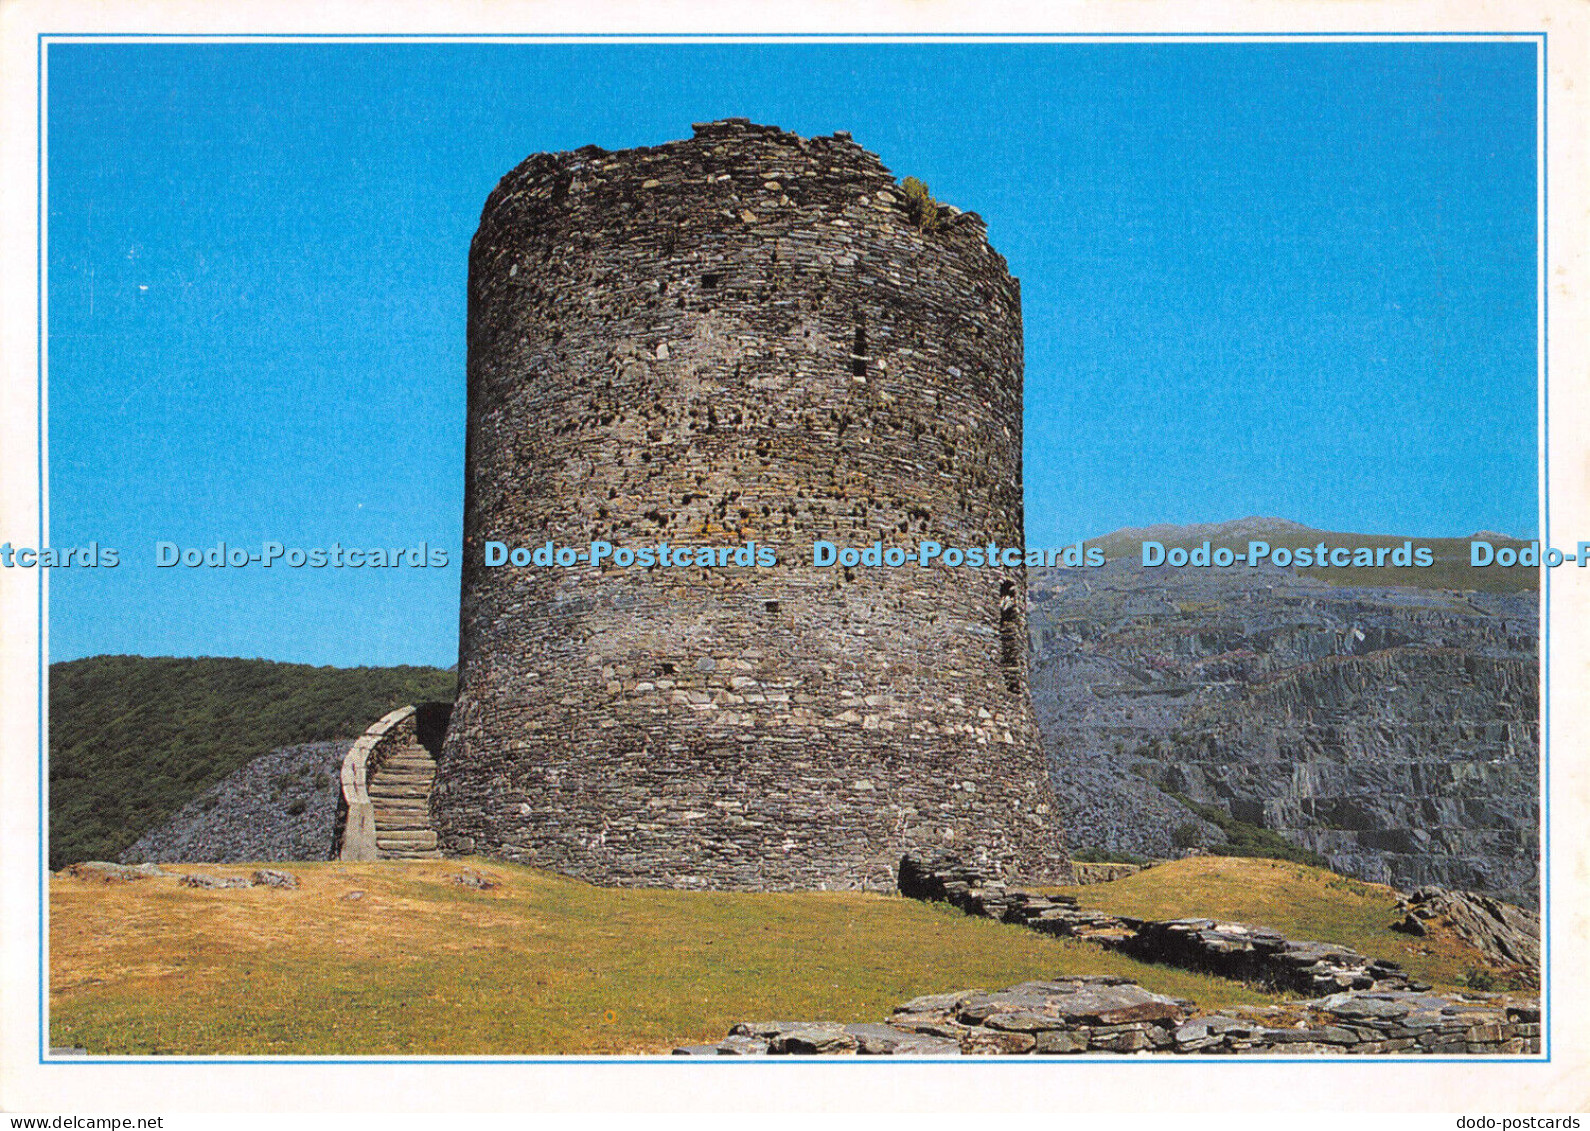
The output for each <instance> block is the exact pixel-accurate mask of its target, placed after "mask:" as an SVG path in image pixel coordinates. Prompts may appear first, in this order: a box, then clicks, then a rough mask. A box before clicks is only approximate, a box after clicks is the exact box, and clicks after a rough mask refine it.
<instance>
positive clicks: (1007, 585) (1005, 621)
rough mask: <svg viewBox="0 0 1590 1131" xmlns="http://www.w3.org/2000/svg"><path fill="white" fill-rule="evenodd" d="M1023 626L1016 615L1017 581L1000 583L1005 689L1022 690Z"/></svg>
mask: <svg viewBox="0 0 1590 1131" xmlns="http://www.w3.org/2000/svg"><path fill="white" fill-rule="evenodd" d="M1020 628H1021V625H1020V622H1019V620H1018V619H1017V617H1016V583H1015V582H1014V581H1002V582H1000V583H999V664H1000V667H1002V668H1003V669H1004V671H1005V690H1006V691H1009V692H1010V693H1011V694H1012V695H1014V694H1016V693H1017V692H1019V691H1020V690H1021V640H1020V638H1019V636H1018V633H1019V630H1020Z"/></svg>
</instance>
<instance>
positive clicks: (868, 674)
mask: <svg viewBox="0 0 1590 1131" xmlns="http://www.w3.org/2000/svg"><path fill="white" fill-rule="evenodd" d="M1021 381H1022V338H1021V313H1020V295H1019V290H1018V287H1017V284H1016V281H1015V280H1014V279H1012V278H1011V276H1010V274H1009V272H1008V271H1007V270H1006V266H1005V261H1004V259H1003V258H1002V257H1001V256H1000V255H999V254H998V253H996V252H995V251H994V250H993V249H991V248H990V247H989V246H988V243H987V241H986V237H985V229H984V225H983V223H982V221H981V220H980V219H979V218H978V217H977V216H976V215H975V214H972V213H960V212H957V211H955V210H953V209H942V210H939V211H934V210H933V208H932V207H931V206H929V208H928V209H927V213H926V222H924V213H923V211H922V210H921V209H920V208H918V209H917V210H915V211H913V209H912V208H911V207H910V205H909V203H908V201H907V199H906V197H905V195H904V194H903V193H902V191H901V189H900V187H899V186H898V185H897V184H896V182H895V180H894V177H893V176H892V175H891V174H890V172H889V171H888V170H887V169H886V168H884V166H883V165H882V164H881V163H880V161H879V160H878V158H877V157H876V156H874V155H873V154H871V153H868V152H867V151H865V150H863V149H862V148H860V147H859V146H857V145H856V144H855V143H854V142H852V141H851V140H850V138H849V135H848V134H843V133H841V134H836V135H835V136H833V137H822V138H812V139H809V140H808V139H803V138H800V137H796V136H795V135H793V134H789V133H785V132H783V131H782V130H779V129H775V128H771V127H765V126H756V125H752V124H750V123H749V122H747V121H744V120H741V119H730V120H728V121H722V122H714V123H711V124H709V125H699V126H697V127H695V136H694V137H693V138H691V139H690V140H686V141H677V142H672V143H669V144H666V145H661V146H657V147H655V148H651V149H633V150H625V151H622V152H617V153H609V152H605V151H603V150H601V149H597V148H594V147H588V148H585V149H580V150H576V151H574V152H572V153H558V154H538V155H536V156H533V157H531V158H529V159H528V160H526V161H525V162H524V163H523V164H521V165H520V166H519V167H518V168H516V169H514V170H513V171H512V172H511V173H509V174H508V175H507V176H506V177H505V178H503V180H502V182H501V183H500V184H499V185H498V186H497V188H496V190H495V191H494V192H493V193H492V194H491V196H490V198H489V199H488V200H487V202H486V207H485V211H484V214H483V215H482V217H481V222H480V229H479V231H478V232H477V233H476V235H475V239H474V243H473V245H472V247H471V250H470V262H469V432H468V436H469V439H468V455H467V469H466V501H465V511H464V566H463V602H462V611H461V617H460V629H461V638H460V644H459V691H458V700H457V703H456V706H455V709H454V712H453V716H452V721H451V724H450V726H449V728H448V732H447V737H446V744H445V749H444V751H443V756H442V758H441V761H440V764H439V767H438V770H437V784H436V787H435V790H434V793H433V795H432V800H431V808H432V817H433V820H434V822H435V824H436V827H437V829H438V832H439V834H440V836H441V843H442V846H443V848H444V849H445V850H447V851H450V852H478V853H485V854H489V855H495V856H499V857H504V858H508V859H513V860H520V861H524V862H529V863H535V864H538V865H542V866H545V867H549V868H554V869H556V870H558V871H562V872H565V873H569V874H572V875H576V876H580V877H584V878H586V879H590V880H594V881H598V882H603V883H615V884H628V885H656V886H673V887H716V888H737V889H787V888H818V887H830V888H835V887H843V888H854V887H879V888H883V887H890V886H892V883H893V870H894V867H895V865H896V864H897V863H898V861H899V859H900V855H901V853H902V851H903V850H905V849H907V848H926V847H934V848H948V849H952V850H955V851H958V852H959V853H961V854H962V855H964V856H965V857H967V858H969V859H980V860H981V861H982V862H983V863H985V864H986V865H990V866H993V867H995V868H997V869H1000V870H1003V871H1005V872H1006V873H1007V874H1012V875H1017V876H1020V877H1023V878H1028V879H1037V878H1044V877H1047V876H1054V875H1057V874H1059V873H1060V870H1061V869H1062V868H1063V866H1064V851H1063V848H1062V846H1061V844H1060V842H1059V840H1058V838H1057V837H1056V835H1055V834H1054V832H1053V831H1052V829H1051V827H1050V825H1049V822H1050V820H1051V819H1052V818H1051V815H1050V804H1049V798H1050V793H1049V785H1048V780H1047V775H1046V772H1045V767H1044V759H1043V755H1042V753H1041V749H1040V746H1039V743H1038V740H1037V735H1036V731H1035V728H1034V724H1033V717H1032V710H1031V706H1030V703H1029V701H1028V697H1027V670H1026V665H1027V649H1026V615H1025V600H1026V579H1025V573H1024V570H1023V569H1022V568H1021V567H1019V566H1018V567H1015V568H993V569H989V568H981V569H975V568H966V567H963V568H959V569H950V568H946V567H943V566H934V567H932V568H926V569H924V568H920V567H917V566H914V565H908V566H906V567H903V568H896V569H889V568H865V567H861V568H855V569H849V570H847V569H844V568H842V567H838V566H836V567H833V568H827V569H820V568H816V567H815V566H814V565H813V562H812V550H811V547H812V544H813V542H814V541H815V540H818V539H823V540H827V541H830V542H833V543H836V544H838V545H841V546H870V545H871V544H872V543H874V542H882V543H883V545H884V546H885V547H889V546H905V547H910V548H914V547H915V545H916V543H917V542H918V541H920V540H928V539H931V540H935V541H938V542H940V543H942V544H944V545H946V546H951V545H955V546H982V545H985V544H987V543H989V542H996V543H999V544H1001V545H1003V546H1018V547H1019V546H1021V545H1022V493H1021V424H1022V386H1021ZM598 539H600V540H605V541H607V542H610V543H612V544H613V545H614V546H626V547H643V546H655V545H656V544H658V543H659V542H667V543H669V544H670V545H672V546H691V547H701V546H713V547H740V546H742V545H745V544H746V543H749V542H752V541H754V542H756V543H757V544H758V545H759V546H767V547H773V548H775V549H776V551H777V554H778V564H777V565H776V566H772V567H767V568H762V567H754V566H752V567H741V566H736V565H734V564H732V563H731V564H728V565H726V566H724V567H721V568H694V567H691V568H661V567H655V568H651V569H646V568H642V567H641V566H638V565H637V566H632V567H630V568H623V569H621V568H614V567H613V566H612V563H611V562H607V561H604V562H602V563H601V565H600V566H598V567H591V566H589V565H587V564H583V563H582V564H580V565H578V566H573V567H567V568H562V567H538V566H533V565H532V566H525V567H515V566H512V565H505V566H500V567H496V568H488V567H486V566H485V565H484V559H483V552H484V546H485V543H486V542H488V541H496V542H502V543H506V544H507V545H509V546H523V547H532V548H533V547H538V546H542V545H544V544H545V543H546V542H548V541H552V542H555V543H557V544H559V545H566V546H571V547H588V546H589V544H590V543H591V542H592V541H593V540H598Z"/></svg>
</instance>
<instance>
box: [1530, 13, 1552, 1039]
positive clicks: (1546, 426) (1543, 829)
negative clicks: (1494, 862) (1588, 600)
mask: <svg viewBox="0 0 1590 1131" xmlns="http://www.w3.org/2000/svg"><path fill="white" fill-rule="evenodd" d="M1550 78H1551V69H1550V68H1549V67H1548V66H1547V43H1546V36H1545V34H1544V33H1542V34H1541V37H1540V140H1539V143H1538V144H1539V145H1540V155H1539V164H1538V166H1537V168H1539V169H1540V218H1539V219H1538V220H1537V221H1536V223H1538V224H1539V225H1540V253H1539V260H1538V262H1539V266H1538V267H1536V271H1537V272H1538V273H1539V278H1538V279H1537V280H1536V283H1535V286H1536V293H1537V295H1538V296H1539V298H1538V301H1539V302H1540V358H1539V364H1540V509H1541V519H1540V542H1541V545H1543V546H1550V545H1551V350H1550V349H1549V348H1548V347H1549V345H1550V342H1551V274H1550V266H1551V222H1550V221H1551V208H1550V203H1551V175H1550V170H1549V168H1548V162H1547V160H1546V156H1547V154H1548V153H1550V152H1551V147H1550V146H1549V145H1548V144H1547V142H1548V131H1549V130H1550V128H1551V116H1550V115H1549V114H1548V113H1547V112H1546V110H1547V105H1546V104H1547V100H1548V99H1549V98H1550V97H1551V82H1550ZM1541 572H1543V573H1544V574H1545V577H1544V579H1543V580H1542V582H1541V585H1542V588H1543V593H1542V595H1541V596H1542V599H1541V617H1542V619H1541V624H1540V679H1541V697H1540V777H1539V780H1540V808H1541V814H1540V866H1541V871H1542V872H1543V873H1544V874H1543V875H1542V876H1541V885H1540V923H1541V940H1542V942H1543V944H1544V954H1545V959H1546V961H1545V967H1546V968H1545V971H1544V972H1543V976H1542V979H1541V1005H1542V1007H1543V1008H1544V1013H1543V1014H1542V1022H1543V1023H1542V1025H1541V1029H1540V1031H1541V1036H1542V1037H1543V1038H1544V1039H1543V1040H1542V1042H1541V1051H1542V1052H1544V1053H1545V1054H1546V1060H1547V1061H1550V1060H1551V1027H1552V1019H1553V1017H1554V1016H1555V1015H1556V1010H1554V1009H1552V1008H1551V950H1552V947H1551V853H1550V852H1549V851H1548V848H1549V846H1550V845H1551V570H1550V568H1547V569H1545V570H1542V571H1541Z"/></svg>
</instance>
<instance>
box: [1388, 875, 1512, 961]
mask: <svg viewBox="0 0 1590 1131" xmlns="http://www.w3.org/2000/svg"><path fill="white" fill-rule="evenodd" d="M1399 910H1402V911H1405V912H1406V913H1407V914H1406V915H1404V916H1403V918H1402V919H1400V920H1399V921H1397V922H1396V923H1393V924H1392V925H1391V928H1392V930H1394V931H1402V932H1404V933H1406V934H1410V935H1418V936H1424V935H1427V934H1429V933H1430V929H1431V927H1445V928H1447V929H1449V930H1451V931H1452V932H1453V933H1455V934H1456V935H1457V936H1458V937H1459V938H1462V939H1463V940H1464V941H1465V942H1467V943H1469V944H1470V945H1471V946H1473V947H1475V949H1477V950H1478V951H1479V952H1480V953H1481V954H1483V955H1484V956H1485V958H1486V960H1487V961H1488V962H1489V963H1490V964H1491V965H1492V966H1495V967H1498V968H1500V969H1502V970H1503V971H1506V972H1508V973H1512V974H1515V975H1518V976H1520V977H1521V978H1523V979H1524V980H1525V982H1526V983H1527V984H1534V985H1538V984H1539V980H1540V918H1539V916H1537V915H1534V914H1532V913H1531V912H1529V911H1526V910H1524V909H1523V908H1521V907H1514V906H1513V905H1512V904H1510V903H1503V902H1502V901H1501V900H1499V899H1492V898H1491V897H1490V896H1488V895H1481V894H1480V893H1479V892H1473V891H1442V890H1441V889H1440V888H1421V889H1420V890H1418V891H1416V892H1414V893H1413V894H1412V895H1410V896H1408V897H1407V898H1406V899H1404V900H1402V901H1401V903H1400V904H1399Z"/></svg>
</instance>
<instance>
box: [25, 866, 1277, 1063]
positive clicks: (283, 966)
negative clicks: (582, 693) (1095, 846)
mask: <svg viewBox="0 0 1590 1131" xmlns="http://www.w3.org/2000/svg"><path fill="white" fill-rule="evenodd" d="M463 864H464V862H461V861H452V860H449V861H435V862H412V863H383V864H358V865H354V864H340V863H328V864H295V865H292V866H291V868H290V870H291V871H292V872H293V873H294V874H295V875H297V876H298V877H299V879H300V881H301V882H302V887H301V888H299V889H298V890H296V891H286V890H278V889H272V888H251V889H247V890H236V889H231V890H215V891H208V890H197V889H192V888H185V887H180V886H178V885H177V884H176V882H175V881H174V880H170V879H145V880H140V881H136V882H131V883H103V882H100V881H96V880H80V879H75V878H70V877H64V876H63V877H57V878H55V879H54V880H52V882H51V912H50V915H51V918H50V991H51V992H50V999H51V1013H50V1016H51V1043H52V1044H54V1045H57V1046H79V1047H83V1048H87V1049H88V1050H89V1052H90V1053H118V1054H151V1053H153V1054H197V1055H212V1054H213V1055H373V1054H447V1055H550V1054H591V1053H597V1054H607V1053H661V1052H666V1051H667V1050H668V1049H670V1048H671V1047H672V1046H674V1045H677V1044H685V1043H693V1042H701V1041H715V1040H718V1039H720V1038H721V1037H722V1036H723V1035H724V1033H726V1032H727V1031H728V1029H729V1027H730V1026H731V1025H732V1024H733V1023H734V1022H736V1021H741V1020H749V1019H756V1018H764V1019H765V1018H792V1019H803V1020H804V1019H814V1020H815V1019H832V1020H840V1021H873V1020H881V1019H883V1018H886V1017H887V1016H888V1014H889V1011H890V1009H891V1008H892V1007H893V1006H894V1005H896V1004H898V1003H899V1002H901V1001H904V1000H906V999H908V998H910V997H913V996H916V995H918V994H924V993H931V992H937V991H942V990H951V989H961V988H966V987H983V988H989V989H995V988H1001V987H1004V986H1007V985H1011V984H1013V983H1016V982H1019V981H1022V980H1025V979H1028V978H1034V977H1042V976H1051V975H1057V974H1062V973H1082V972H1096V973H1118V974H1125V975H1126V976H1128V977H1132V978H1135V979H1137V980H1138V981H1140V982H1142V983H1143V984H1144V985H1146V986H1148V987H1150V988H1151V989H1155V990H1158V991H1161V992H1164V993H1171V994H1175V995H1178V996H1181V997H1187V998H1191V999H1193V1000H1196V1001H1199V1002H1201V1003H1203V1004H1206V1005H1222V1006H1223V1005H1239V1004H1243V1003H1257V1002H1263V1001H1269V1000H1274V999H1273V998H1271V997H1268V996H1267V995H1263V994H1260V993H1257V992H1255V991H1254V990H1252V989H1250V988H1247V987H1243V986H1240V985H1233V984H1231V983H1228V982H1224V981H1222V980H1220V979H1216V978H1206V977H1202V976H1199V975H1195V974H1189V973H1185V972H1182V971H1177V970H1171V969H1167V968H1164V967H1158V966H1151V965H1145V964H1142V963H1138V962H1134V961H1132V960H1130V959H1127V958H1124V957H1121V956H1119V955H1114V954H1110V953H1108V952H1105V951H1102V950H1100V949H1099V948H1097V947H1094V946H1091V945H1089V944H1085V943H1080V942H1071V941H1065V940H1057V939H1051V938H1046V937H1044V936H1041V935H1038V934H1036V933H1034V932H1032V931H1028V930H1025V929H1023V928H1020V927H1009V926H1002V925H999V924H995V923H990V922H986V921H981V920H974V919H969V918H966V917H964V916H962V915H960V914H959V913H958V912H954V911H951V910H949V909H948V908H944V907H934V906H928V905H924V904H920V903H914V902H911V901H908V900H904V899H900V898H898V897H893V896H882V895H870V894H863V893H856V892H805V893H786V894H745V893H726V892H674V891H655V890H622V889H608V888H596V887H591V886H589V885H587V884H582V883H578V882H575V881H572V880H568V879H565V878H562V877H558V876H554V875H550V874H547V873H544V872H538V871H535V870H533V869H529V868H519V867H513V866H507V865H501V864H495V863H490V864H488V863H482V862H470V864H471V866H473V867H476V868H478V869H480V870H482V871H484V872H486V873H487V874H489V875H491V876H493V877H495V878H497V879H498V880H500V881H501V886H500V887H498V888H495V889H493V890H490V891H475V890H471V889H468V888H463V887H459V886H457V885H455V884H452V883H450V882H449V880H448V877H449V876H452V875H456V874H458V873H459V872H460V870H461V867H462V866H463ZM180 870H182V871H202V872H209V873H212V874H223V875H238V874H247V872H248V871H250V870H251V869H250V868H249V867H248V866H243V865H238V866H232V867H208V866H191V867H187V866H185V867H183V868H181V869H180ZM1089 890H1090V892H1092V891H1097V890H1098V889H1089ZM351 891H362V892H364V893H365V894H364V896H363V897H362V898H360V899H358V900H350V899H347V898H345V897H346V896H347V894H348V893H349V892H351Z"/></svg>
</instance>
